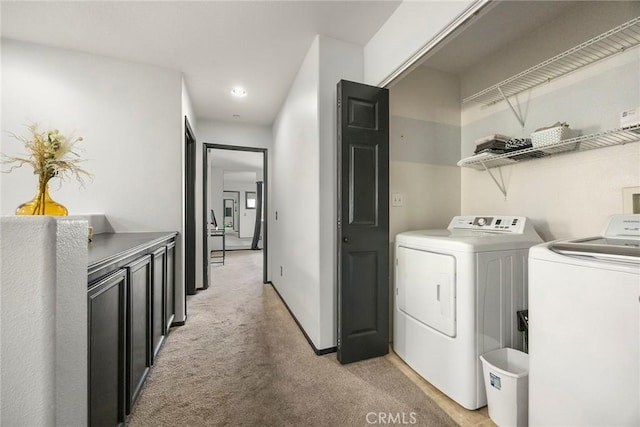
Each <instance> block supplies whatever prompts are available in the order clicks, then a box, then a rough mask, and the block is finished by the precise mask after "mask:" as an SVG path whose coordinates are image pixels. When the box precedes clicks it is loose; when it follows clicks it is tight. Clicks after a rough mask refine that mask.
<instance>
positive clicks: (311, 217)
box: [268, 37, 320, 347]
mask: <svg viewBox="0 0 640 427" xmlns="http://www.w3.org/2000/svg"><path fill="white" fill-rule="evenodd" d="M319 69H320V40H319V37H316V38H315V40H314V42H313V44H312V45H311V47H310V49H309V51H308V52H307V55H306V57H305V59H304V61H303V62H302V65H301V67H300V69H299V70H298V74H297V75H296V78H295V80H294V82H293V84H292V86H291V89H289V93H288V95H287V98H286V100H285V102H284V104H283V105H282V107H281V109H280V112H279V113H278V116H277V117H276V120H275V122H274V124H273V141H274V150H273V156H272V168H271V169H272V177H273V180H272V181H271V193H270V194H271V195H272V197H271V198H270V204H269V217H270V218H274V221H273V226H272V225H271V223H270V224H269V237H268V239H269V253H270V255H271V259H272V269H271V270H272V276H271V277H272V282H273V285H274V286H275V287H276V289H277V290H278V292H279V293H280V295H281V296H282V298H283V299H284V300H285V302H286V303H287V305H288V306H289V308H290V309H291V311H292V312H293V314H294V315H295V316H296V318H297V319H298V322H300V324H301V325H302V327H303V328H304V330H305V331H306V333H307V335H308V336H309V337H310V339H311V340H312V341H313V342H314V344H315V345H316V347H318V346H319V344H320V341H319V337H320V304H319V301H320V289H319V274H320V265H319V251H320V242H319V237H320V232H319V226H320V218H319V214H320V209H319V188H320V170H319V167H320V165H319V159H318V152H319V141H320V134H319V123H318V122H319V111H318V87H319V84H320V76H319ZM276 215H277V218H278V219H277V220H275V218H276ZM281 269H282V273H281Z"/></svg>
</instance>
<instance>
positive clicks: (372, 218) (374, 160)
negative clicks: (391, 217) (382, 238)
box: [349, 145, 378, 225]
mask: <svg viewBox="0 0 640 427" xmlns="http://www.w3.org/2000/svg"><path fill="white" fill-rule="evenodd" d="M349 157H350V161H351V165H350V167H349V187H350V188H349V224H350V225H376V224H377V223H378V203H377V202H378V185H377V184H378V180H377V179H376V177H377V175H378V146H377V145H376V146H366V145H352V146H351V153H350V156H349ZM372 177H373V179H372Z"/></svg>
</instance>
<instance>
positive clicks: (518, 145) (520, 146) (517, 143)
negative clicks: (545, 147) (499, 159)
mask: <svg viewBox="0 0 640 427" xmlns="http://www.w3.org/2000/svg"><path fill="white" fill-rule="evenodd" d="M531 147H533V145H532V144H531V138H511V139H510V140H508V141H507V143H506V144H505V147H504V151H505V153H510V152H512V151H518V150H524V149H527V148H531ZM543 156H544V153H543V152H542V151H532V152H529V153H522V154H516V155H513V156H509V158H510V159H514V160H522V159H530V158H538V157H543Z"/></svg>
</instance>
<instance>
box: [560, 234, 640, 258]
mask: <svg viewBox="0 0 640 427" xmlns="http://www.w3.org/2000/svg"><path fill="white" fill-rule="evenodd" d="M551 249H552V250H554V251H556V252H560V253H562V254H565V255H581V256H590V257H595V258H601V259H610V260H615V261H627V262H635V263H640V239H612V238H607V237H590V238H587V239H576V240H567V241H559V242H556V243H553V244H552V245H551Z"/></svg>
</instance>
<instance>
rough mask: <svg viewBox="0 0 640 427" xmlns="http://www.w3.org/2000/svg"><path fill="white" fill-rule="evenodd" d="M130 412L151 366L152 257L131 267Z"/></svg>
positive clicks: (129, 337)
mask: <svg viewBox="0 0 640 427" xmlns="http://www.w3.org/2000/svg"><path fill="white" fill-rule="evenodd" d="M127 270H128V279H129V286H128V291H129V292H128V309H129V310H128V312H127V332H128V334H127V349H128V351H127V413H129V412H131V407H132V406H133V403H134V402H135V400H136V399H137V398H138V395H139V394H140V390H141V389H142V385H143V384H144V380H145V379H146V378H147V374H148V373H149V367H150V366H151V334H150V331H151V328H150V324H151V313H150V311H151V305H150V302H151V286H152V280H151V274H152V272H151V255H145V256H143V257H141V258H140V259H138V260H137V261H135V262H133V263H131V264H129V265H128V266H127Z"/></svg>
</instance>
